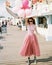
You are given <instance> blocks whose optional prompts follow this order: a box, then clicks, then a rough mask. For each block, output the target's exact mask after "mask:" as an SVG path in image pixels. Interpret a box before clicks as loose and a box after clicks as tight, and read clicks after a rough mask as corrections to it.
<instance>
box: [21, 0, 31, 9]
mask: <svg viewBox="0 0 52 65" xmlns="http://www.w3.org/2000/svg"><path fill="white" fill-rule="evenodd" d="M28 4H29V1H28V0H23V1H22V7H21V8H22V9H29V8H30V7H29V6H28Z"/></svg>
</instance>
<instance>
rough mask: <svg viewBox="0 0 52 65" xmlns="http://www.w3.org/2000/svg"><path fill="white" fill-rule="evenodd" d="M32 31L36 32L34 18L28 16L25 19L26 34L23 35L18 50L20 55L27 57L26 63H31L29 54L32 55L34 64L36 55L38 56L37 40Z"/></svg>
mask: <svg viewBox="0 0 52 65" xmlns="http://www.w3.org/2000/svg"><path fill="white" fill-rule="evenodd" d="M34 32H37V30H36V25H35V20H34V19H33V18H32V17H30V18H28V20H27V35H26V37H25V40H24V44H23V46H22V48H21V50H20V54H21V55H22V56H27V57H28V65H30V64H31V60H30V56H32V55H34V60H33V62H34V64H36V56H40V50H39V45H38V40H37V36H36V34H35V33H34Z"/></svg>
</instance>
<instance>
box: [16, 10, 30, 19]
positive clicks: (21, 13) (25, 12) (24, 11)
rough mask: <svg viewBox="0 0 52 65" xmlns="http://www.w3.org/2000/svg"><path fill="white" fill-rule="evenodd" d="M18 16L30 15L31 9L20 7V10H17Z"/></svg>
mask: <svg viewBox="0 0 52 65" xmlns="http://www.w3.org/2000/svg"><path fill="white" fill-rule="evenodd" d="M17 14H18V16H19V17H23V18H24V17H26V16H29V15H30V14H31V9H25V10H24V9H19V10H18V12H17Z"/></svg>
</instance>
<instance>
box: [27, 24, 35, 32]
mask: <svg viewBox="0 0 52 65" xmlns="http://www.w3.org/2000/svg"><path fill="white" fill-rule="evenodd" d="M27 29H28V33H34V30H35V25H28V26H27Z"/></svg>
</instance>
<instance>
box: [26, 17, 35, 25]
mask: <svg viewBox="0 0 52 65" xmlns="http://www.w3.org/2000/svg"><path fill="white" fill-rule="evenodd" d="M30 20H32V21H30ZM30 22H33V24H34V25H35V19H34V18H33V17H30V18H28V20H27V23H28V24H30Z"/></svg>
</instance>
